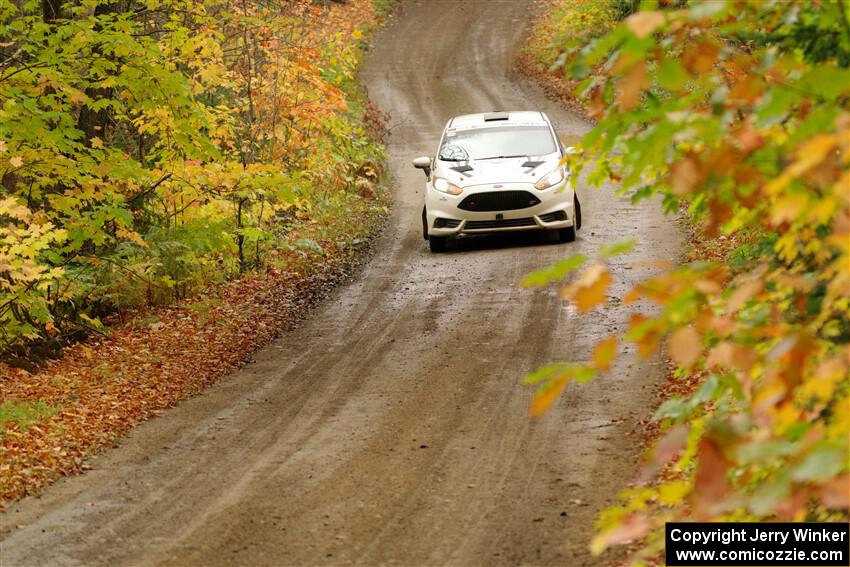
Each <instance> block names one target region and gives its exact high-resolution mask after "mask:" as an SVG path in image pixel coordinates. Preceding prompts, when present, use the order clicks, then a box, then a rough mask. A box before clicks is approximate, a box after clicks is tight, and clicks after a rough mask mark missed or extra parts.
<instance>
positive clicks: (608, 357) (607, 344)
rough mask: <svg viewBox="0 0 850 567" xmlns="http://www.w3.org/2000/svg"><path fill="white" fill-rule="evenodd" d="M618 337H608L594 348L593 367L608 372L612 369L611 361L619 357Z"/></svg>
mask: <svg viewBox="0 0 850 567" xmlns="http://www.w3.org/2000/svg"><path fill="white" fill-rule="evenodd" d="M617 342H618V339H617V337H608V338H607V339H605V340H603V341H600V342H599V343H598V344H597V345H596V348H594V349H593V367H594V368H596V369H597V370H602V371H604V372H607V371H608V370H610V369H611V361H613V360H614V359H615V358H616V357H617Z"/></svg>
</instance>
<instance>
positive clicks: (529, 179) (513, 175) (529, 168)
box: [434, 154, 560, 187]
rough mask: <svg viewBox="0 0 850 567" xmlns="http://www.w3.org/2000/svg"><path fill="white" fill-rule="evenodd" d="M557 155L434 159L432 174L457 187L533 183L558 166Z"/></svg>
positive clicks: (558, 158) (558, 159)
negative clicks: (452, 159)
mask: <svg viewBox="0 0 850 567" xmlns="http://www.w3.org/2000/svg"><path fill="white" fill-rule="evenodd" d="M559 161H560V157H559V155H558V154H549V155H546V156H529V157H522V158H498V159H486V160H469V161H466V162H446V161H440V160H439V159H438V160H436V163H435V167H434V175H435V176H436V177H443V178H445V179H446V180H448V181H449V182H451V183H454V184H455V185H458V186H460V187H471V186H473V185H490V184H494V183H535V182H537V180H538V179H540V178H541V177H543V176H544V175H546V174H547V173H549V172H550V171H552V170H553V169H555V168H556V167H558V162H559Z"/></svg>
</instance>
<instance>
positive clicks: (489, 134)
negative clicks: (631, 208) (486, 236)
mask: <svg viewBox="0 0 850 567" xmlns="http://www.w3.org/2000/svg"><path fill="white" fill-rule="evenodd" d="M568 152H569V149H568V148H565V147H564V146H563V144H561V143H560V141H559V140H558V137H557V135H556V134H555V130H554V129H553V128H552V124H551V123H550V122H549V118H548V117H547V116H546V115H545V114H544V113H542V112H531V111H522V112H489V113H482V114H466V115H463V116H456V117H454V118H452V119H451V120H449V122H448V124H446V128H445V130H443V135H442V137H441V138H440V145H439V150H438V152H437V157H435V158H430V157H418V158H416V159H414V160H413V166H414V167H417V168H419V169H422V170H424V171H425V176H426V177H427V178H428V180H427V181H426V183H425V207H424V208H423V210H422V229H423V236H424V237H425V239H426V240H428V242H429V243H430V246H431V251H432V252H441V251H443V250H445V248H446V243H447V241H448V239H449V238H450V237H454V236H458V235H461V234H478V233H487V232H502V231H518V230H551V231H553V232H555V233H556V234H557V237H558V239H559V240H560V241H562V242H572V241H573V240H575V238H576V230H578V229H579V228H580V227H581V208H580V205H579V202H578V198H577V197H576V194H575V192H574V191H573V189H572V188H571V187H570V184H569V176H570V171H569V168H568V167H567V166H566V165H564V156H565V155H566V154H567V153H568Z"/></svg>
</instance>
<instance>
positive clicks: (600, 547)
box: [590, 512, 652, 555]
mask: <svg viewBox="0 0 850 567" xmlns="http://www.w3.org/2000/svg"><path fill="white" fill-rule="evenodd" d="M651 529H652V521H651V519H650V517H649V516H648V515H647V514H644V513H641V512H635V513H633V514H629V515H628V516H627V517H626V518H624V519H622V520H621V521H620V522H619V523H618V524H617V525H616V526H615V527H613V528H611V529H609V530H606V531H604V532H602V533H600V534H599V535H597V536H596V537H595V538H593V541H592V542H591V544H590V550H591V552H592V553H593V554H594V555H600V554H601V553H602V552H603V551H605V550H606V549H608V548H609V547H611V546H613V545H621V544H624V543H629V542H632V541H636V540H639V539H640V538H642V537H643V536H645V535H646V534H648V533H649V531H650V530H651Z"/></svg>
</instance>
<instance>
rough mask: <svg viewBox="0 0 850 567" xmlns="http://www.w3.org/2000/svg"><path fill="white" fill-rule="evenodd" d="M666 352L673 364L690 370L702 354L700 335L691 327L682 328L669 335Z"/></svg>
mask: <svg viewBox="0 0 850 567" xmlns="http://www.w3.org/2000/svg"><path fill="white" fill-rule="evenodd" d="M667 351H668V353H669V354H670V358H672V359H673V362H675V363H676V364H678V365H679V366H682V367H684V368H690V367H691V366H693V365H694V364H695V363H696V361H697V360H699V356H700V354H702V335H701V334H700V333H699V331H697V330H696V329H694V328H693V327H682V328H681V329H676V330H675V331H673V333H671V334H670V337H669V339H668V341H667Z"/></svg>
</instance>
